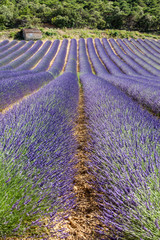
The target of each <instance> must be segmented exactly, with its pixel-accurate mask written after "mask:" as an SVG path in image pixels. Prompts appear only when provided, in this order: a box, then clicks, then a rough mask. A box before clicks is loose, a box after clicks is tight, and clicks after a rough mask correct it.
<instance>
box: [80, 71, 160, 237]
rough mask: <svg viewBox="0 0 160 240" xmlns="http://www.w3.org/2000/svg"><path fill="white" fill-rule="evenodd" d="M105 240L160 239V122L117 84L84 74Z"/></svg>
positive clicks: (92, 162)
mask: <svg viewBox="0 0 160 240" xmlns="http://www.w3.org/2000/svg"><path fill="white" fill-rule="evenodd" d="M81 82H82V85H83V90H84V97H85V111H86V114H87V118H88V130H89V133H90V135H91V142H90V144H89V151H90V158H91V162H90V164H89V167H90V169H92V172H93V174H94V175H95V177H96V183H95V182H94V183H93V184H96V185H97V186H98V187H97V190H98V192H99V194H98V196H97V199H98V201H99V205H100V209H101V212H100V216H99V218H100V220H101V221H102V222H103V224H104V226H106V228H103V229H99V232H100V233H102V234H103V235H104V239H112V240H113V239H114V240H116V239H117V240H118V239H125V240H128V239H129V240H136V239H137V240H139V239H141V240H151V239H152V240H158V239H159V238H160V231H159V229H160V214H159V213H160V206H159V198H160V193H159V192H160V191H159V188H160V186H159V182H160V161H159V160H160V141H159V140H160V131H159V130H160V121H159V119H156V118H155V117H153V116H152V115H150V114H149V113H148V112H147V111H145V110H143V109H142V108H141V107H140V106H139V105H138V104H137V103H136V102H134V101H132V100H131V99H130V98H129V97H128V96H126V95H125V94H124V93H123V92H122V91H120V90H118V89H117V88H115V87H114V86H113V85H112V84H110V83H108V82H106V81H104V80H103V79H101V78H99V77H96V76H95V75H92V74H84V75H82V76H81Z"/></svg>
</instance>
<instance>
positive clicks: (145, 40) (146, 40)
mask: <svg viewBox="0 0 160 240" xmlns="http://www.w3.org/2000/svg"><path fill="white" fill-rule="evenodd" d="M144 42H146V43H147V45H149V46H150V47H151V48H152V49H154V50H155V51H156V52H157V53H160V47H157V46H155V45H153V44H152V43H151V42H150V41H149V40H148V39H144Z"/></svg>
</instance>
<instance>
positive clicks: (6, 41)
mask: <svg viewBox="0 0 160 240" xmlns="http://www.w3.org/2000/svg"><path fill="white" fill-rule="evenodd" d="M8 43H9V40H3V41H2V42H0V52H1V47H3V46H4V45H7V44H8Z"/></svg>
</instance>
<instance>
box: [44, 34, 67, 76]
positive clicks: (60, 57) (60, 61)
mask: <svg viewBox="0 0 160 240" xmlns="http://www.w3.org/2000/svg"><path fill="white" fill-rule="evenodd" d="M67 46H68V40H67V39H64V40H63V42H62V45H61V47H60V50H59V52H58V54H57V56H56V58H55V60H54V62H53V64H52V65H51V67H50V68H49V69H48V72H49V73H51V74H52V75H53V76H58V75H59V74H60V72H61V70H62V69H63V66H64V62H65V57H66V53H67Z"/></svg>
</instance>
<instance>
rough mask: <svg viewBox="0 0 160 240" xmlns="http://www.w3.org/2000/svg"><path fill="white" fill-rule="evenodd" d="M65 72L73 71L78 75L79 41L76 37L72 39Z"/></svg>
mask: <svg viewBox="0 0 160 240" xmlns="http://www.w3.org/2000/svg"><path fill="white" fill-rule="evenodd" d="M65 72H72V73H74V74H76V75H77V41H76V39H71V43H70V49H69V53H68V59H67V63H66V67H65Z"/></svg>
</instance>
